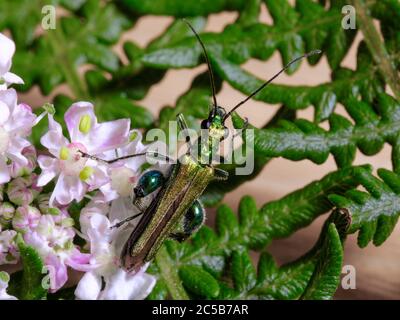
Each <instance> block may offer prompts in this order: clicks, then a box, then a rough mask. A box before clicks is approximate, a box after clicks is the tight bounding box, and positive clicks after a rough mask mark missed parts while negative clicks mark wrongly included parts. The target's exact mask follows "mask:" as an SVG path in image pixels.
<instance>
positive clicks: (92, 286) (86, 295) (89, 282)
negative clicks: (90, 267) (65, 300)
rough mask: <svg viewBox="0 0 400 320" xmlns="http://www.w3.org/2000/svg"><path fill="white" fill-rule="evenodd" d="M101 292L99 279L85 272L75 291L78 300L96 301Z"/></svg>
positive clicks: (92, 273) (93, 274) (91, 273)
mask: <svg viewBox="0 0 400 320" xmlns="http://www.w3.org/2000/svg"><path fill="white" fill-rule="evenodd" d="M100 290H101V277H100V276H98V275H96V274H95V273H94V272H86V273H85V274H84V275H83V277H82V278H81V280H80V281H79V283H78V285H77V287H76V289H75V297H76V298H77V299H79V300H97V298H98V296H99V293H100Z"/></svg>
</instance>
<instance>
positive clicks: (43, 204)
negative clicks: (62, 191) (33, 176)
mask: <svg viewBox="0 0 400 320" xmlns="http://www.w3.org/2000/svg"><path fill="white" fill-rule="evenodd" d="M49 200H50V194H39V195H38V197H37V203H38V207H39V210H40V212H41V213H42V214H50V215H52V216H56V215H60V214H61V210H60V209H58V208H56V207H50V206H49Z"/></svg>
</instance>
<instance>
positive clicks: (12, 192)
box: [7, 174, 41, 206]
mask: <svg viewBox="0 0 400 320" xmlns="http://www.w3.org/2000/svg"><path fill="white" fill-rule="evenodd" d="M36 181H37V175H36V174H31V175H30V176H26V177H18V178H16V179H13V180H12V181H11V182H10V183H9V184H8V187H7V195H8V198H9V200H10V201H11V202H13V203H15V204H16V205H19V206H24V205H28V204H30V203H32V201H33V200H34V199H35V198H36V197H37V196H38V194H39V192H40V190H41V189H40V188H38V187H37V186H36Z"/></svg>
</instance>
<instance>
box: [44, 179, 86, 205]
mask: <svg viewBox="0 0 400 320" xmlns="http://www.w3.org/2000/svg"><path fill="white" fill-rule="evenodd" d="M86 190H87V187H86V185H85V184H84V183H83V182H82V181H81V180H80V179H79V178H78V177H75V176H65V175H64V174H62V173H61V174H60V176H59V178H58V180H57V183H56V186H55V188H54V191H53V193H52V195H51V198H50V201H49V204H50V206H51V207H52V206H53V202H54V200H57V202H58V203H59V204H61V205H67V204H69V203H71V202H72V200H76V201H78V202H79V201H81V200H82V199H83V197H84V195H85V193H86Z"/></svg>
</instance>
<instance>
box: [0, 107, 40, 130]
mask: <svg viewBox="0 0 400 320" xmlns="http://www.w3.org/2000/svg"><path fill="white" fill-rule="evenodd" d="M35 120H36V115H35V114H34V113H33V112H32V108H31V107H30V106H29V105H27V104H25V103H20V104H18V105H16V106H15V107H14V110H13V112H12V114H11V117H10V119H9V121H8V123H7V125H6V126H5V128H6V129H7V131H9V132H12V133H16V134H19V135H20V136H24V137H26V136H27V135H29V134H30V133H31V129H32V127H33V125H34V122H35Z"/></svg>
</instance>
